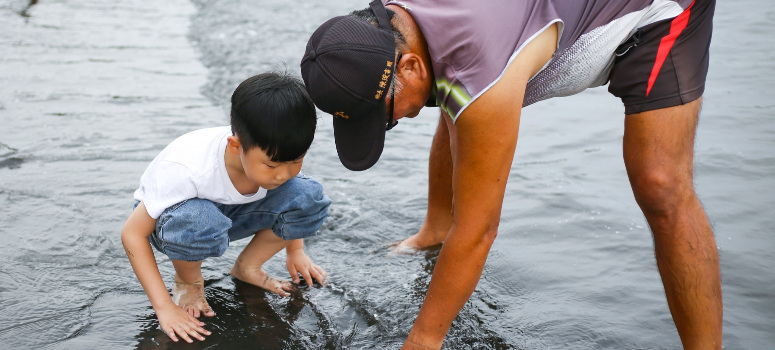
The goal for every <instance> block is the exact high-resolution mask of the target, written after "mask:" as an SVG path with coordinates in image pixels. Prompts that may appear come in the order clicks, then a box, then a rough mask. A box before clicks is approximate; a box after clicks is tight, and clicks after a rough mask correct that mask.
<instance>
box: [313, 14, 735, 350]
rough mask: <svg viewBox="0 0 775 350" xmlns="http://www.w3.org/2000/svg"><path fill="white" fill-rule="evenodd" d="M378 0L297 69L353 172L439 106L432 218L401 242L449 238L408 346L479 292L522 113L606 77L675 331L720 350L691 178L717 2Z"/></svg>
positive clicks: (693, 344) (710, 271)
mask: <svg viewBox="0 0 775 350" xmlns="http://www.w3.org/2000/svg"><path fill="white" fill-rule="evenodd" d="M386 3H387V6H384V5H383V3H382V2H380V1H374V2H372V3H371V4H370V10H371V11H359V12H355V13H353V14H352V15H350V16H342V17H335V18H333V19H331V20H329V21H327V22H326V23H324V24H323V25H321V27H320V28H318V30H316V31H315V33H314V34H313V35H312V37H311V38H310V41H309V43H308V45H307V51H306V54H305V56H304V58H303V59H302V62H301V69H302V77H303V78H304V81H305V83H306V84H307V89H308V91H309V92H310V95H311V97H312V98H313V101H315V104H316V105H317V106H318V107H319V108H320V109H322V110H324V111H326V112H328V113H331V114H333V115H334V134H335V137H336V147H337V152H338V153H339V158H340V160H341V161H342V163H343V164H344V165H345V166H346V167H348V168H349V169H351V170H364V169H367V168H369V167H371V166H372V165H373V164H374V163H375V162H376V161H377V160H378V158H379V156H380V154H381V152H382V147H383V145H384V137H385V129H388V130H389V129H390V128H392V127H393V126H394V125H395V123H396V121H397V120H398V119H400V118H403V117H414V116H416V115H417V114H418V112H419V110H420V109H421V108H422V107H423V106H424V105H426V104H428V102H431V103H433V102H435V103H433V104H437V105H439V106H440V107H441V110H442V113H441V118H440V121H439V126H438V128H437V130H436V134H435V136H434V140H433V144H432V146H431V155H430V168H429V172H430V185H429V193H428V214H427V216H426V219H425V223H424V224H423V226H422V227H421V229H420V231H419V232H418V233H417V234H415V235H414V236H412V237H409V238H408V239H406V240H405V241H403V242H402V243H401V244H402V245H404V246H408V247H413V248H423V247H427V246H431V245H434V244H438V243H441V242H444V245H443V247H442V249H441V252H440V253H439V257H438V260H437V265H436V268H435V270H434V272H433V278H432V280H431V283H430V286H429V288H428V293H427V295H426V298H425V301H424V302H423V306H422V308H421V309H420V313H419V315H418V317H417V319H416V321H415V323H414V326H413V327H412V330H411V332H410V333H409V337H408V339H407V341H406V343H405V344H404V348H439V347H441V344H442V341H443V339H444V336H445V334H446V332H447V330H448V329H449V326H450V325H451V323H452V320H453V319H454V318H455V316H456V315H457V313H458V312H459V311H460V309H461V308H462V307H463V305H464V304H465V302H466V301H467V300H468V298H469V297H470V295H471V293H472V292H473V290H474V288H475V287H476V284H477V282H478V280H479V277H480V276H481V272H482V269H483V267H484V262H485V260H486V258H487V254H488V252H489V249H490V247H491V245H492V242H493V240H494V239H495V236H496V233H497V228H498V223H499V220H500V212H501V206H502V202H503V196H504V191H505V186H506V180H507V179H508V175H509V170H510V167H511V163H512V159H513V156H514V149H515V147H516V142H517V132H518V128H519V116H520V111H521V108H522V107H523V106H524V105H528V104H531V103H533V102H536V101H539V100H542V99H546V98H550V97H554V96H564V95H569V94H573V93H576V92H578V91H581V90H583V89H585V88H587V87H591V86H598V85H602V84H605V83H606V82H607V81H610V85H609V91H611V92H612V93H613V94H614V95H616V96H617V97H620V98H621V99H622V101H623V103H624V105H625V114H626V117H625V133H624V160H625V165H626V167H627V173H628V176H629V179H630V183H631V186H632V189H633V192H634V194H635V198H636V200H637V202H638V204H639V206H640V207H641V209H642V211H643V213H644V214H645V216H646V219H647V221H648V223H649V226H650V227H651V230H652V232H653V235H654V244H655V251H656V258H657V265H658V268H659V271H660V274H661V276H662V281H663V284H664V287H665V292H666V296H667V300H668V305H669V307H670V311H671V313H672V315H673V320H674V322H675V324H676V327H677V329H678V332H679V335H680V337H681V341H682V343H683V345H684V348H686V349H713V348H715V349H720V348H721V326H722V303H721V283H720V276H719V267H718V253H717V251H716V244H715V240H714V238H713V233H712V231H711V227H710V224H709V222H708V219H707V218H706V216H705V212H704V210H703V208H702V206H701V205H700V202H699V200H698V199H697V196H696V194H695V192H694V188H693V180H692V177H693V174H692V173H693V144H694V134H695V128H696V123H697V119H698V115H699V109H700V101H701V96H702V92H703V90H704V83H705V75H706V73H707V67H708V46H709V44H710V36H711V29H712V17H713V10H714V7H715V3H714V1H713V0H697V2H692V0H675V1H672V0H634V1H615V0H588V1H575V2H561V1H559V0H549V1H537V0H527V1H508V0H503V1H487V2H471V1H465V0H457V1H446V2H445V3H444V4H443V5H441V4H434V3H431V2H428V1H416V0H407V1H403V2H395V1H386ZM369 12H373V14H370V13H369ZM372 16H373V17H374V18H373V19H372V18H371V17H372ZM360 17H363V18H360Z"/></svg>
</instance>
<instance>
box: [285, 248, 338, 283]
mask: <svg viewBox="0 0 775 350" xmlns="http://www.w3.org/2000/svg"><path fill="white" fill-rule="evenodd" d="M287 253H288V256H287V258H286V259H285V265H286V266H287V267H288V273H290V274H291V278H292V279H293V283H296V284H298V283H299V282H300V279H299V274H301V277H303V278H304V281H305V282H307V285H308V286H310V287H312V286H313V284H312V283H313V281H312V279H313V278H314V279H315V280H317V281H318V282H319V283H320V284H321V285H323V286H325V285H326V278H327V277H328V274H326V271H325V270H323V268H321V267H320V266H318V265H315V263H313V262H312V259H310V258H309V256H307V254H306V253H304V249H293V250H288V252H287Z"/></svg>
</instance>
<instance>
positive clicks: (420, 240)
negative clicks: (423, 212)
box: [394, 230, 446, 253]
mask: <svg viewBox="0 0 775 350" xmlns="http://www.w3.org/2000/svg"><path fill="white" fill-rule="evenodd" d="M439 236H440V235H439ZM444 237H446V235H445V236H444ZM444 237H434V236H433V235H431V234H428V233H425V232H423V231H422V230H420V232H418V233H416V234H414V235H412V236H410V237H409V238H407V239H405V240H403V241H401V242H400V243H398V244H397V245H395V247H394V248H395V250H397V251H398V252H399V253H404V252H411V251H412V250H425V249H432V248H435V247H436V246H438V245H440V244H441V243H442V242H443V241H444Z"/></svg>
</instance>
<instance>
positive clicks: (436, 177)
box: [400, 114, 452, 249]
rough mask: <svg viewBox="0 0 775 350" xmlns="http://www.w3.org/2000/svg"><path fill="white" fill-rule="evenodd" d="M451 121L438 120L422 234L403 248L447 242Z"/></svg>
mask: <svg viewBox="0 0 775 350" xmlns="http://www.w3.org/2000/svg"><path fill="white" fill-rule="evenodd" d="M450 122H451V120H450V119H449V117H446V116H445V115H444V114H442V116H441V117H440V118H439V126H438V127H437V128H436V133H435V134H434V135H433V143H432V144H431V152H430V156H429V161H428V163H429V164H428V211H427V214H426V216H425V222H424V223H423V225H422V227H421V228H420V231H419V232H418V233H416V234H415V235H413V236H411V237H409V238H407V239H405V240H404V241H402V242H401V243H400V246H401V247H408V248H413V249H422V248H427V247H430V246H433V245H436V244H439V243H441V242H443V241H444V239H445V238H447V234H448V233H449V229H450V227H452V150H451V146H450V137H449V126H448V125H447V123H450Z"/></svg>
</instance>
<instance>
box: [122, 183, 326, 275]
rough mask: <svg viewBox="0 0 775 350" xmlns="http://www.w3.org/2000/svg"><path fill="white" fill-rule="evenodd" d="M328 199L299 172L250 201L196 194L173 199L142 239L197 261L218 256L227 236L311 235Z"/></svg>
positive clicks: (290, 237) (229, 238) (175, 256)
mask: <svg viewBox="0 0 775 350" xmlns="http://www.w3.org/2000/svg"><path fill="white" fill-rule="evenodd" d="M138 204H139V202H137V203H135V207H137V205H138ZM330 204H331V199H330V198H328V196H326V195H325V194H323V186H321V185H320V183H318V182H317V181H315V180H314V179H312V178H310V177H307V176H304V175H301V174H299V175H298V176H296V177H295V178H293V179H290V180H288V181H287V182H286V183H284V184H282V185H281V186H280V187H278V188H276V189H273V190H270V191H267V193H266V197H264V198H263V199H261V200H258V201H255V202H252V203H247V204H239V205H225V204H220V203H215V202H211V201H209V200H205V199H200V198H192V199H188V200H185V201H182V202H180V203H177V204H175V205H173V206H171V207H169V208H167V209H165V210H164V211H163V212H162V213H161V215H160V216H159V218H158V219H157V220H156V231H154V232H153V234H151V236H150V237H149V238H148V239H149V240H150V242H151V245H153V246H154V248H156V249H157V250H158V251H160V252H162V253H164V254H166V255H167V256H169V258H170V259H173V260H184V261H199V260H204V259H205V258H209V257H216V256H221V255H223V253H224V252H226V248H228V246H229V242H230V241H233V240H238V239H242V238H246V237H251V236H253V235H254V234H256V233H257V232H258V231H260V230H263V229H267V228H271V229H272V231H273V232H274V234H275V235H277V236H278V237H280V238H282V239H284V240H293V239H299V238H306V237H311V236H315V235H317V232H318V230H319V229H320V226H321V225H323V221H325V219H326V217H327V216H328V206H329V205H330Z"/></svg>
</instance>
